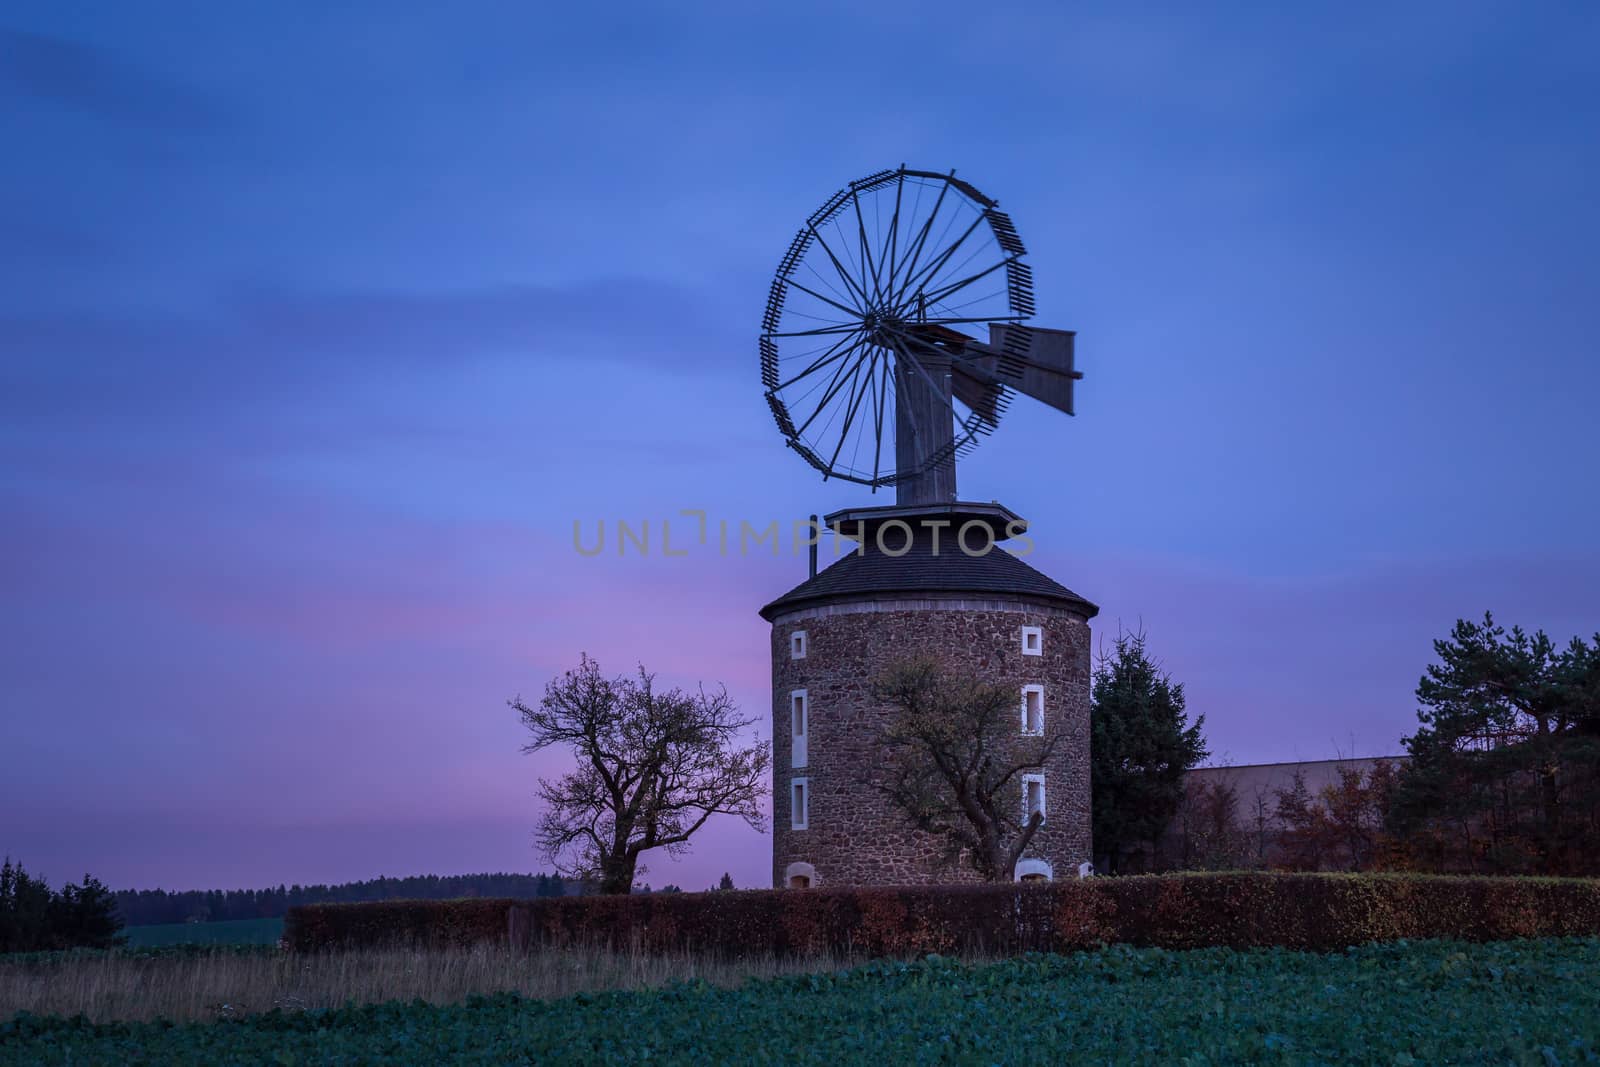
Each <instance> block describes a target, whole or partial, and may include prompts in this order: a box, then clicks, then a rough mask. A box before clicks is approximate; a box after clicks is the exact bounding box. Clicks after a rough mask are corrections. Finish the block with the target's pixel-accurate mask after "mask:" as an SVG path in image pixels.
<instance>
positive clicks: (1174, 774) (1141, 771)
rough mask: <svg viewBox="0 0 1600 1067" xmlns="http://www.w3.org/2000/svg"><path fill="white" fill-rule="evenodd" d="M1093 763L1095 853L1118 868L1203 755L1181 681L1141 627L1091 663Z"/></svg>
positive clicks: (1149, 834)
mask: <svg viewBox="0 0 1600 1067" xmlns="http://www.w3.org/2000/svg"><path fill="white" fill-rule="evenodd" d="M1093 699H1094V705H1093V710H1092V712H1091V716H1090V733H1091V741H1090V764H1091V781H1092V789H1093V794H1094V809H1093V810H1094V854H1095V856H1096V857H1102V858H1103V859H1104V862H1105V863H1106V865H1107V868H1108V870H1109V871H1110V872H1112V873H1115V872H1116V870H1117V865H1118V863H1119V861H1120V860H1121V857H1122V856H1123V854H1124V853H1126V852H1127V850H1128V849H1130V848H1132V847H1133V846H1135V845H1138V844H1140V843H1144V842H1149V843H1151V844H1153V843H1154V842H1155V841H1156V839H1157V838H1158V837H1160V836H1161V832H1162V831H1163V830H1164V829H1166V826H1167V823H1168V822H1170V821H1171V820H1172V817H1173V815H1174V814H1176V813H1177V810H1178V805H1179V804H1180V803H1181V802H1182V800H1183V776H1184V772H1186V771H1188V770H1189V768H1191V767H1193V766H1194V765H1195V764H1197V763H1199V762H1200V761H1201V760H1202V759H1205V757H1206V755H1207V752H1206V747H1205V739H1204V738H1203V737H1202V736H1201V728H1202V727H1203V726H1204V725H1205V721H1206V717H1205V716H1204V715H1201V716H1199V717H1198V718H1196V719H1195V721H1194V722H1193V723H1192V724H1191V723H1190V722H1189V721H1188V717H1187V715H1186V713H1185V711H1184V698H1183V685H1182V684H1181V683H1177V682H1174V681H1172V679H1171V678H1170V677H1169V676H1168V675H1167V674H1166V672H1164V671H1162V670H1161V669H1160V668H1159V667H1157V665H1156V664H1155V663H1154V662H1153V661H1152V660H1151V659H1150V655H1149V652H1148V650H1147V649H1146V647H1145V635H1144V634H1143V633H1135V634H1119V635H1118V636H1117V640H1116V644H1115V645H1114V646H1113V648H1112V652H1111V654H1110V655H1104V654H1102V655H1101V657H1100V661H1099V663H1097V664H1096V665H1095V671H1094V689H1093Z"/></svg>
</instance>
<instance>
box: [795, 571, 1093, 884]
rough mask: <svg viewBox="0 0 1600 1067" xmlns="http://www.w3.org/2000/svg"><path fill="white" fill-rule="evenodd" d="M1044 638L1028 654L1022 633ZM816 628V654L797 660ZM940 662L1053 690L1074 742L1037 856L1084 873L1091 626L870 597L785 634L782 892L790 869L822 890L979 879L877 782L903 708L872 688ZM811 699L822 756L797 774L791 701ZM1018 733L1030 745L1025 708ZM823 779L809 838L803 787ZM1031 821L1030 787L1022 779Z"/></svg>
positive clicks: (1053, 781)
mask: <svg viewBox="0 0 1600 1067" xmlns="http://www.w3.org/2000/svg"><path fill="white" fill-rule="evenodd" d="M1023 626H1039V627H1041V628H1042V629H1043V638H1044V645H1043V655H1042V656H1025V655H1023V654H1022V627H1023ZM796 630H804V631H805V632H806V640H807V654H806V656H805V658H803V659H793V658H791V656H790V637H791V635H792V634H793V633H794V632H795V631H796ZM918 653H926V654H931V655H934V656H936V657H937V658H938V659H939V660H940V661H941V662H942V663H943V664H944V665H945V666H946V668H947V669H950V670H954V671H958V672H965V673H970V674H971V675H974V676H976V677H980V678H983V679H985V680H990V681H995V682H1002V683H1004V684H1006V685H1008V686H1012V687H1014V688H1015V689H1016V690H1017V695H1018V697H1017V698H1018V704H1019V709H1020V704H1021V699H1022V696H1021V693H1022V686H1023V685H1025V684H1042V685H1043V686H1044V690H1045V694H1044V695H1045V733H1046V736H1047V737H1048V736H1052V735H1062V737H1061V740H1060V741H1058V742H1057V748H1056V751H1055V753H1054V754H1053V755H1052V757H1051V760H1050V762H1049V763H1048V764H1047V765H1046V767H1045V770H1044V775H1045V822H1044V825H1043V826H1041V827H1040V828H1039V832H1038V833H1037V834H1036V835H1035V836H1034V839H1033V841H1032V843H1031V844H1030V847H1029V850H1028V853H1027V856H1028V857H1037V858H1042V859H1044V860H1047V861H1048V862H1049V863H1050V865H1051V867H1052V869H1053V872H1054V876H1055V877H1056V878H1065V877H1074V876H1076V873H1077V867H1078V864H1080V863H1082V862H1084V861H1085V860H1088V859H1089V858H1090V851H1091V844H1090V820H1089V685H1090V651H1089V625H1088V622H1087V621H1086V620H1085V619H1084V617H1083V616H1082V615H1079V614H1076V613H1074V612H1071V611H1068V610H1065V609H1063V608H1054V607H1045V606H1041V605H1033V604H1025V603H1021V602H1005V601H970V600H960V599H955V598H948V597H947V598H943V599H937V600H933V599H930V600H928V601H921V602H911V601H893V600H878V601H873V600H866V601H862V602H860V603H855V604H843V605H840V604H834V605H829V606H827V607H824V608H812V609H806V610H802V611H799V612H795V613H792V614H790V615H786V616H780V617H779V618H778V619H777V620H776V621H775V622H774V623H773V627H772V665H773V666H772V690H773V731H772V737H773V746H772V749H773V751H772V755H773V767H774V771H773V858H772V868H773V885H774V886H778V887H782V886H784V885H786V884H787V878H786V876H785V872H786V871H787V870H788V868H789V866H790V864H794V863H807V864H810V865H811V866H812V867H813V868H814V870H815V883H814V884H816V885H818V886H840V885H915V884H929V883H957V882H976V881H978V880H979V877H978V875H977V874H976V872H974V871H973V870H972V869H971V868H970V866H966V865H962V866H959V867H952V866H950V865H948V864H947V863H944V862H943V857H944V854H945V849H944V846H943V843H942V842H941V841H940V840H939V839H937V838H935V837H932V836H931V835H927V834H923V833H920V832H918V831H915V830H913V829H911V828H910V827H909V826H908V825H907V824H906V820H905V817H904V815H902V814H901V813H900V812H899V810H898V809H896V808H895V807H894V805H893V804H892V803H891V802H890V801H889V799H888V798H887V797H886V796H884V795H883V794H882V793H881V792H880V791H879V790H877V789H876V788H874V787H873V784H872V782H873V780H875V779H877V780H881V778H879V776H880V775H881V773H882V768H883V758H882V755H881V753H880V752H879V750H878V748H877V745H876V743H875V742H876V738H877V736H878V734H879V731H880V730H881V729H882V727H883V726H884V724H885V723H886V722H887V719H888V716H889V714H890V711H889V709H888V708H887V707H885V706H881V705H878V704H876V703H875V702H874V701H873V700H872V698H871V695H870V689H871V682H872V679H873V678H874V677H875V676H876V675H877V674H878V673H879V672H881V671H882V670H883V669H884V668H885V667H887V666H888V665H889V664H891V663H893V662H894V661H895V660H897V659H901V658H904V657H906V656H909V655H913V654H918ZM796 689H804V690H806V694H807V699H808V703H809V720H810V721H809V728H808V738H807V749H808V756H809V758H808V761H807V765H806V766H805V767H803V768H795V767H793V766H792V756H793V753H792V745H791V734H790V707H791V704H790V693H791V692H792V691H793V690H796ZM1017 730H1018V736H1019V738H1020V736H1021V722H1020V710H1019V717H1018V727H1017ZM797 777H804V778H807V779H808V780H809V788H810V805H809V807H810V820H809V825H808V828H807V829H804V830H795V829H792V828H791V814H790V803H791V797H792V788H791V786H792V782H793V780H794V779H795V778H797ZM1014 788H1015V790H1016V794H1017V796H1016V803H1017V808H1018V812H1019V814H1020V812H1021V807H1022V785H1021V782H1020V781H1018V782H1016V784H1015V786H1014Z"/></svg>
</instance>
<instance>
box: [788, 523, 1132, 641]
mask: <svg viewBox="0 0 1600 1067" xmlns="http://www.w3.org/2000/svg"><path fill="white" fill-rule="evenodd" d="M874 542H875V539H874V538H872V537H868V538H867V544H866V549H865V551H864V552H861V554H859V555H858V554H857V552H856V551H855V550H852V551H851V552H850V553H849V554H848V555H845V556H841V557H840V559H839V561H838V562H837V563H834V564H833V565H832V566H830V567H828V568H827V569H826V570H824V571H821V572H820V573H818V574H817V576H816V577H815V578H810V579H807V580H806V581H804V582H801V583H800V584H799V585H797V586H795V587H794V588H793V589H791V590H789V591H788V592H787V593H785V594H784V595H783V596H781V597H779V598H778V599H776V600H774V601H773V602H772V603H770V604H768V605H767V606H766V607H764V608H762V609H761V617H762V618H763V619H766V620H767V621H768V622H771V621H772V620H773V619H775V618H777V617H778V616H779V615H783V614H786V613H788V612H790V611H793V610H795V609H797V608H802V607H814V606H818V605H822V604H832V603H840V602H843V601H850V600H860V599H862V598H863V597H869V596H878V595H884V594H894V593H907V594H927V593H949V594H979V595H989V596H994V595H1005V596H1010V597H1015V598H1017V599H1020V600H1027V601H1033V602H1041V603H1051V604H1055V605H1058V606H1060V607H1065V608H1068V609H1070V610H1072V611H1077V612H1081V613H1082V614H1083V616H1084V617H1085V618H1093V617H1094V616H1095V615H1096V614H1098V613H1099V611H1100V609H1099V608H1098V607H1096V606H1095V605H1094V604H1091V603H1090V602H1089V601H1087V600H1085V599H1084V598H1083V597H1081V596H1079V595H1078V594H1077V593H1074V592H1073V591H1072V590H1070V589H1068V588H1067V587H1066V586H1064V585H1062V584H1061V583H1060V582H1057V581H1056V580H1055V579H1053V578H1050V577H1048V576H1047V575H1044V574H1041V573H1040V572H1039V571H1036V570H1034V569H1033V568H1032V567H1030V566H1028V565H1027V564H1026V563H1024V562H1022V560H1020V559H1018V558H1017V557H1016V556H1013V555H1012V554H1011V553H1009V552H1007V551H1005V550H1004V549H1001V548H998V547H996V548H992V549H990V551H988V552H986V553H984V554H982V555H968V554H967V553H966V552H963V551H962V550H961V549H960V547H959V546H958V545H957V544H955V543H954V538H953V537H952V536H951V535H950V534H949V533H948V531H947V532H946V534H945V536H944V537H943V538H941V540H940V543H939V551H938V553H937V554H935V553H934V551H933V539H932V538H931V537H927V536H918V537H917V538H915V539H914V540H913V542H912V544H911V547H910V549H909V550H908V551H907V552H906V553H905V554H904V555H900V556H892V555H889V554H888V553H886V552H882V551H880V550H879V549H878V547H877V545H876V544H875V543H874ZM888 543H889V547H890V548H898V547H899V543H900V542H899V541H898V540H897V539H896V538H894V537H892V536H891V537H890V538H889V539H888Z"/></svg>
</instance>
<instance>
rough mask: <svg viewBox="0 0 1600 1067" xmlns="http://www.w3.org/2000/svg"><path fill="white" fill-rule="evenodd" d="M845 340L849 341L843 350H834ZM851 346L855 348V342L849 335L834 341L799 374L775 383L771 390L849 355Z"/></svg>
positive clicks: (784, 386) (780, 387) (776, 390)
mask: <svg viewBox="0 0 1600 1067" xmlns="http://www.w3.org/2000/svg"><path fill="white" fill-rule="evenodd" d="M846 342H850V344H849V347H848V348H845V349H844V350H843V351H835V350H836V349H838V348H839V346H840V345H843V344H845V343H846ZM853 348H855V343H854V341H853V339H852V338H849V337H846V338H844V339H843V340H840V341H836V342H834V343H833V344H832V345H829V346H828V350H827V351H826V352H824V353H822V355H820V356H818V357H817V358H816V359H814V360H813V361H812V362H811V366H809V367H807V368H806V369H805V370H803V371H801V372H800V373H799V374H796V375H795V376H794V377H793V378H790V379H789V380H788V381H786V382H780V383H778V384H777V385H775V386H773V387H772V389H771V392H774V393H776V392H779V391H780V390H783V389H787V388H788V387H789V386H791V385H793V384H794V383H795V382H798V381H799V380H800V379H802V378H804V377H806V376H807V375H810V374H815V373H816V372H817V371H819V370H821V369H822V368H823V367H826V366H827V365H828V364H829V363H832V362H833V361H834V360H836V359H842V358H843V357H845V356H847V355H849V354H850V351H851V350H852V349H853Z"/></svg>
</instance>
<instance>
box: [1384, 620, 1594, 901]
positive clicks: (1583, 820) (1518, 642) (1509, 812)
mask: <svg viewBox="0 0 1600 1067" xmlns="http://www.w3.org/2000/svg"><path fill="white" fill-rule="evenodd" d="M1434 652H1435V654H1436V655H1437V656H1438V660H1439V662H1437V663H1435V664H1431V665H1430V666H1429V667H1428V668H1427V673H1426V674H1424V675H1423V677H1422V679H1421V680H1420V681H1419V682H1418V683H1417V701H1418V703H1419V704H1421V705H1422V707H1421V709H1420V710H1419V711H1418V712H1417V718H1418V720H1419V721H1420V723H1421V726H1420V727H1419V729H1418V730H1417V732H1416V733H1415V734H1413V735H1412V736H1410V737H1408V738H1406V739H1405V745H1406V749H1407V751H1408V752H1409V753H1410V755H1411V762H1410V764H1409V766H1408V767H1407V768H1406V772H1405V774H1404V775H1402V777H1401V781H1400V786H1399V788H1398V791H1397V794H1396V797H1395V805H1394V809H1393V811H1392V812H1391V822H1392V823H1393V825H1394V826H1395V828H1396V829H1398V830H1400V831H1401V832H1402V833H1403V834H1404V835H1406V836H1407V837H1408V838H1409V839H1410V844H1411V847H1412V848H1413V849H1414V850H1416V849H1419V848H1420V849H1421V850H1422V851H1423V852H1435V849H1434V848H1430V847H1428V845H1427V844H1426V842H1427V841H1429V840H1430V839H1431V840H1433V841H1434V842H1435V843H1436V846H1437V851H1436V859H1435V861H1434V862H1435V863H1437V864H1438V865H1441V866H1444V867H1448V868H1457V869H1459V868H1466V869H1474V870H1476V869H1487V870H1490V871H1523V872H1528V873H1535V872H1538V873H1548V874H1578V873H1594V872H1595V871H1597V870H1600V862H1597V861H1596V859H1595V856H1596V844H1597V841H1596V834H1595V827H1596V826H1597V825H1600V634H1597V635H1595V638H1594V644H1593V645H1592V646H1591V645H1589V644H1588V643H1586V642H1584V641H1583V640H1582V639H1580V638H1573V639H1572V641H1571V642H1570V643H1569V644H1568V645H1567V646H1566V647H1565V648H1561V647H1558V646H1557V645H1556V644H1555V642H1553V641H1552V640H1551V639H1550V638H1549V637H1548V636H1546V634H1545V633H1544V631H1542V630H1541V631H1538V632H1536V633H1534V634H1531V635H1530V634H1528V633H1526V632H1525V631H1523V630H1522V629H1521V628H1520V627H1512V628H1511V630H1510V632H1509V633H1508V632H1507V631H1506V629H1505V628H1504V627H1502V626H1499V625H1497V624H1496V623H1495V621H1494V617H1493V616H1492V615H1489V614H1485V615H1484V617H1483V622H1482V623H1474V622H1468V621H1466V620H1465V619H1461V620H1458V621H1457V622H1456V625H1455V628H1454V630H1452V631H1451V634H1450V637H1449V638H1448V639H1447V640H1441V641H1435V642H1434ZM1447 853H1448V855H1447Z"/></svg>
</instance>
